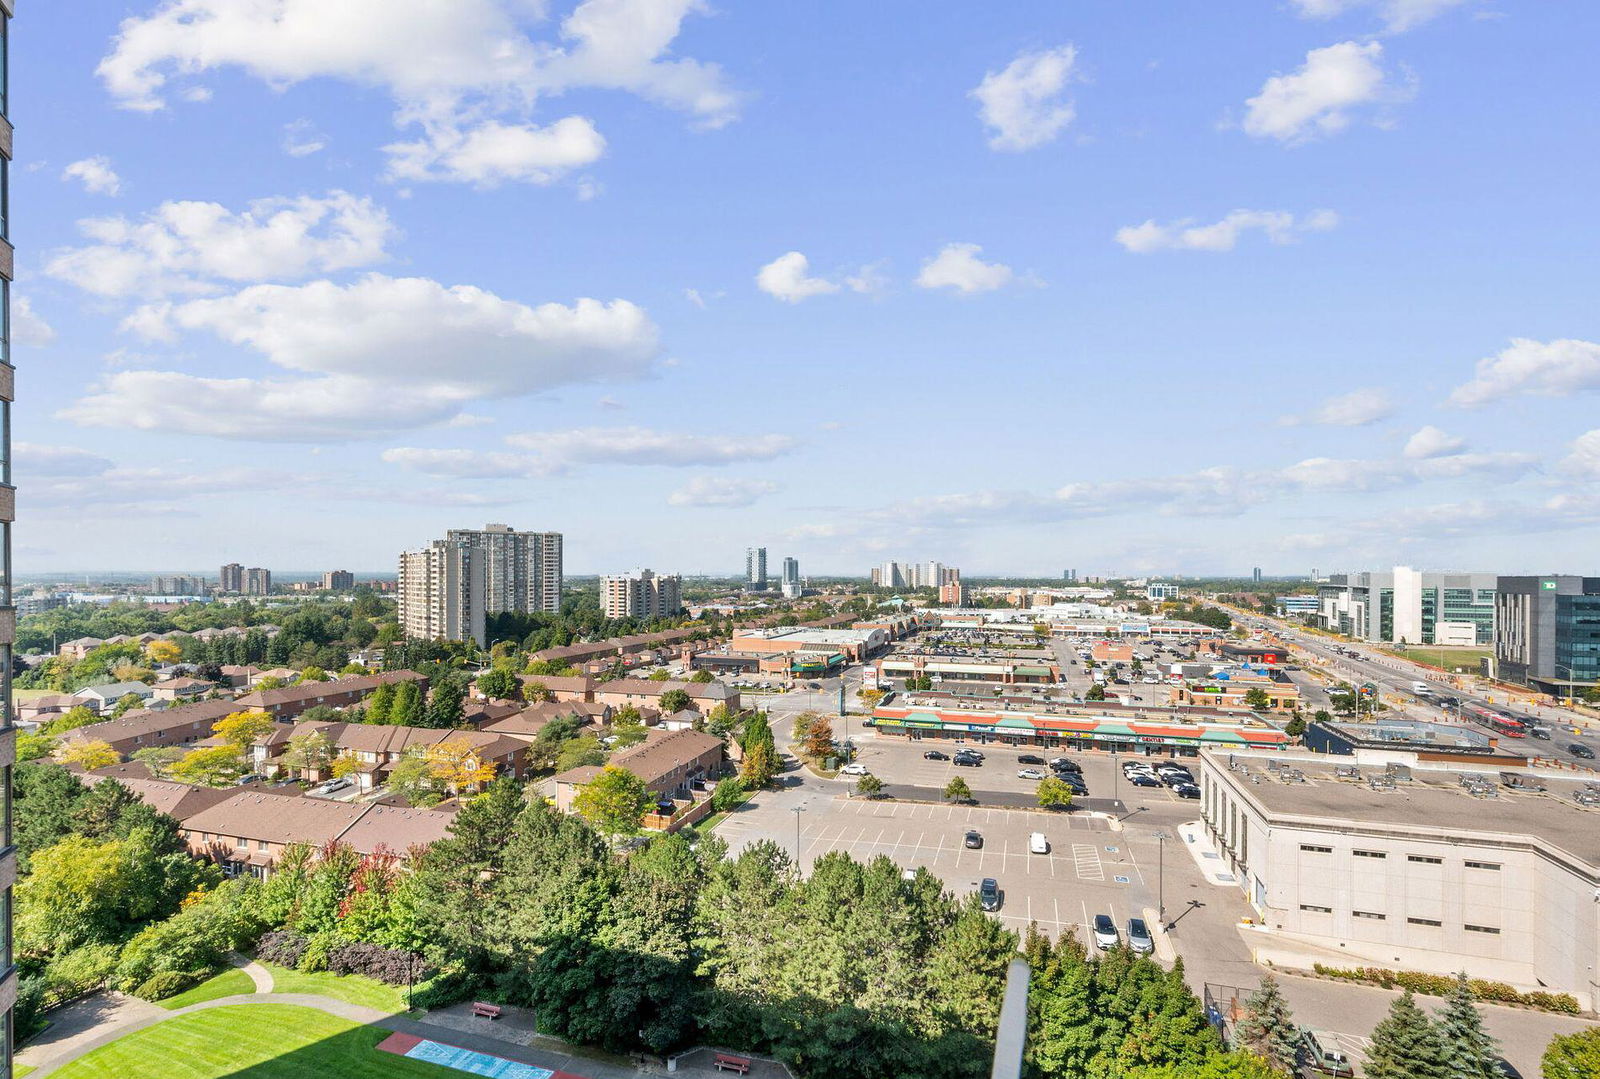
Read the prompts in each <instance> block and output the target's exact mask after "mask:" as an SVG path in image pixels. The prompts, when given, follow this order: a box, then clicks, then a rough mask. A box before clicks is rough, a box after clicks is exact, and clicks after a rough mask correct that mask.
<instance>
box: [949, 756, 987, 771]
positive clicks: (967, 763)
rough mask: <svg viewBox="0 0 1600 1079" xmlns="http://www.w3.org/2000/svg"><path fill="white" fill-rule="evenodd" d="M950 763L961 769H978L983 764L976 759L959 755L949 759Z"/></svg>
mask: <svg viewBox="0 0 1600 1079" xmlns="http://www.w3.org/2000/svg"><path fill="white" fill-rule="evenodd" d="M950 763H951V764H954V765H958V766H960V767H962V768H978V767H980V766H982V764H983V762H982V761H981V760H979V759H978V758H977V757H963V756H962V755H961V754H959V753H957V754H956V755H955V756H954V757H952V758H951V760H950Z"/></svg>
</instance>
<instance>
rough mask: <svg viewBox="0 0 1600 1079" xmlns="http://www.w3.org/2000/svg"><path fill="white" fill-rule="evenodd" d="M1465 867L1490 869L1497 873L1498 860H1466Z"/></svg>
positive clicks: (1498, 869) (1498, 867)
mask: <svg viewBox="0 0 1600 1079" xmlns="http://www.w3.org/2000/svg"><path fill="white" fill-rule="evenodd" d="M1467 868H1468V869H1492V870H1494V871H1495V872H1496V873H1498V872H1499V871H1500V863H1499V862H1468V863H1467Z"/></svg>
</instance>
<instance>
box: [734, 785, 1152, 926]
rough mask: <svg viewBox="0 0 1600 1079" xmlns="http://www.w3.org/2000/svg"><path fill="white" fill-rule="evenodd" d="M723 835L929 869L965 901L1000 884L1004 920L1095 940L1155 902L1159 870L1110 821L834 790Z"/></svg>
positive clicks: (752, 813)
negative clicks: (1104, 921)
mask: <svg viewBox="0 0 1600 1079" xmlns="http://www.w3.org/2000/svg"><path fill="white" fill-rule="evenodd" d="M796 829H798V835H797V833H796ZM969 830H972V831H977V832H978V833H979V834H980V835H981V836H982V846H981V847H980V848H979V849H976V850H973V849H969V848H968V847H967V846H966V845H965V836H966V833H967V832H968V831H969ZM1033 832H1042V833H1043V834H1044V836H1045V838H1046V839H1047V840H1048V841H1049V844H1050V851H1049V853H1048V854H1031V853H1029V850H1028V839H1029V836H1030V834H1031V833H1033ZM718 835H720V836H722V837H723V838H724V839H726V840H727V841H728V843H729V845H730V846H731V847H733V848H734V849H735V850H738V849H740V848H742V847H744V846H747V845H748V844H750V843H754V842H757V841H758V840H761V839H771V840H773V841H774V842H776V843H778V844H779V845H780V846H782V847H784V848H785V849H787V850H789V851H791V852H793V851H794V850H795V849H796V841H797V839H798V845H799V850H800V855H801V861H802V864H803V865H804V866H805V867H806V868H807V869H808V870H809V868H810V866H811V864H812V863H813V862H815V861H816V860H817V859H818V858H821V857H822V856H823V855H825V854H829V853H831V852H833V851H843V852H845V853H847V854H849V855H850V856H851V857H853V858H855V859H856V860H858V861H866V860H868V859H871V858H874V857H876V856H878V855H880V854H881V855H884V856H885V857H888V858H889V859H891V860H892V861H893V862H895V864H897V865H900V866H903V867H905V868H907V869H916V868H918V867H921V868H926V869H927V870H928V871H929V872H930V873H932V874H933V875H934V876H936V877H939V878H940V879H941V880H942V881H944V884H945V887H946V888H947V889H949V890H950V891H951V892H953V893H955V894H956V895H965V894H967V893H969V892H975V891H977V890H978V885H979V883H980V882H981V881H982V880H983V878H985V877H992V878H994V879H995V880H996V881H997V882H999V885H1000V890H1001V905H1000V909H999V911H998V912H997V913H996V917H997V918H999V920H1000V921H1002V922H1003V923H1005V924H1006V925H1007V926H1009V927H1010V928H1012V929H1016V930H1018V931H1020V930H1022V929H1023V928H1025V927H1026V926H1027V925H1028V923H1030V922H1035V923H1037V924H1038V926H1039V928H1040V929H1041V930H1043V931H1044V932H1046V933H1048V934H1050V935H1051V936H1052V937H1055V936H1059V935H1060V934H1062V933H1067V932H1077V933H1079V934H1080V937H1081V939H1083V940H1084V941H1085V942H1087V941H1088V939H1089V938H1088V935H1087V931H1086V930H1085V928H1084V927H1085V926H1087V925H1088V924H1089V922H1090V920H1091V919H1092V918H1093V916H1094V915H1096V914H1102V913H1104V914H1110V915H1111V916H1112V917H1113V918H1114V919H1115V920H1116V922H1117V925H1118V927H1119V928H1122V929H1125V928H1126V926H1127V921H1128V919H1129V918H1132V917H1144V916H1145V908H1146V907H1152V908H1153V907H1154V905H1155V903H1154V895H1155V887H1156V880H1155V876H1154V874H1155V867H1154V866H1152V865H1149V864H1146V862H1145V861H1144V860H1143V859H1141V858H1140V857H1139V856H1137V855H1136V854H1135V853H1134V851H1133V849H1132V848H1131V847H1130V846H1128V845H1127V844H1126V843H1124V842H1123V841H1122V837H1121V836H1120V835H1119V834H1117V833H1116V832H1114V831H1113V830H1112V828H1111V825H1110V824H1109V823H1108V822H1107V821H1105V820H1103V819H1098V818H1095V817H1090V816H1088V815H1086V814H1067V813H1039V812H1029V811H1024V810H1015V809H990V808H983V807H976V806H951V805H918V804H911V803H904V802H883V801H868V800H866V799H862V798H851V797H849V796H847V795H846V794H844V793H843V792H842V791H839V790H837V789H832V788H830V789H817V790H813V791H811V792H809V793H808V794H807V795H805V796H803V797H801V798H799V799H786V800H783V801H782V802H779V801H777V800H772V801H763V802H762V803H761V804H758V805H754V806H752V807H750V808H749V809H748V810H746V811H744V812H741V813H739V814H736V815H735V816H734V817H733V818H731V819H729V820H728V821H727V822H725V823H724V824H723V825H722V826H721V828H719V829H718Z"/></svg>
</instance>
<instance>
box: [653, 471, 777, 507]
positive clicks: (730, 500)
mask: <svg viewBox="0 0 1600 1079" xmlns="http://www.w3.org/2000/svg"><path fill="white" fill-rule="evenodd" d="M777 489H778V485H777V484H775V483H773V482H771V481H770V480H739V479H732V478H728V477H723V476H696V477H695V478H694V479H692V480H690V481H689V482H688V483H686V484H684V485H683V486H682V487H680V488H678V489H677V490H676V491H673V492H672V493H671V494H670V495H668V496H667V501H668V502H669V503H671V504H672V505H674V506H718V507H723V508H739V507H743V506H748V505H751V504H753V503H754V502H755V501H756V499H758V498H760V497H761V496H762V495H770V494H771V493H772V492H774V491H776V490H777Z"/></svg>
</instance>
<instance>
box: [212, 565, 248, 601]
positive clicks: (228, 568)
mask: <svg viewBox="0 0 1600 1079" xmlns="http://www.w3.org/2000/svg"><path fill="white" fill-rule="evenodd" d="M217 591H218V592H235V593H238V592H243V591H244V566H243V565H241V564H240V563H238V562H229V563H228V564H227V565H225V566H223V567H222V570H221V572H219V573H218V574H217Z"/></svg>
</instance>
